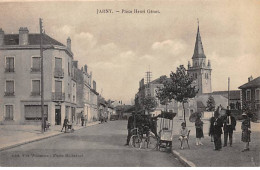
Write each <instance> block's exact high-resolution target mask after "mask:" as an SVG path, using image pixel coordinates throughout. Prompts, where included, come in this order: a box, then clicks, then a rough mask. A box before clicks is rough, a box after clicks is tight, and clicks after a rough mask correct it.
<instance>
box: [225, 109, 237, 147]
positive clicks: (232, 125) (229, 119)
mask: <svg viewBox="0 0 260 170" xmlns="http://www.w3.org/2000/svg"><path fill="white" fill-rule="evenodd" d="M223 122H224V127H223V130H224V145H223V147H226V146H227V140H228V137H229V145H230V146H232V138H233V131H234V130H235V129H236V119H235V117H234V116H232V115H231V110H227V111H226V116H225V118H224V121H223Z"/></svg>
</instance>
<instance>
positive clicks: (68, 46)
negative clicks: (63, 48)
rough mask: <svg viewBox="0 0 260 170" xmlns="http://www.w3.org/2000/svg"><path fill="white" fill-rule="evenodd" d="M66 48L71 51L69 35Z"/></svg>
mask: <svg viewBox="0 0 260 170" xmlns="http://www.w3.org/2000/svg"><path fill="white" fill-rule="evenodd" d="M67 48H68V49H69V50H70V51H71V39H70V37H68V38H67Z"/></svg>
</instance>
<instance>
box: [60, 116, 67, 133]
mask: <svg viewBox="0 0 260 170" xmlns="http://www.w3.org/2000/svg"><path fill="white" fill-rule="evenodd" d="M68 123H69V120H68V118H67V116H66V117H65V119H64V121H63V126H62V129H61V132H62V130H63V128H64V127H65V132H67V127H68Z"/></svg>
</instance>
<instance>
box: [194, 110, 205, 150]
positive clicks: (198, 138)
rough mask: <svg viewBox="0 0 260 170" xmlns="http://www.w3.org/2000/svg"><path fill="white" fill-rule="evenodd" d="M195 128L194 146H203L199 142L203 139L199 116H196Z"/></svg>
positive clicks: (201, 123)
mask: <svg viewBox="0 0 260 170" xmlns="http://www.w3.org/2000/svg"><path fill="white" fill-rule="evenodd" d="M195 127H196V145H197V146H198V145H203V144H202V142H201V138H204V134H203V122H202V120H201V115H198V116H197V118H196V120H195Z"/></svg>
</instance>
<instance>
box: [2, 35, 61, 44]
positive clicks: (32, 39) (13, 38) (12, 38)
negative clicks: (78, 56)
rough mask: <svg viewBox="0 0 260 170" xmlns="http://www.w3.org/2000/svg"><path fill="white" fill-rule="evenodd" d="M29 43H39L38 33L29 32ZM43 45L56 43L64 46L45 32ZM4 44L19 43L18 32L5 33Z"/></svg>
mask: <svg viewBox="0 0 260 170" xmlns="http://www.w3.org/2000/svg"><path fill="white" fill-rule="evenodd" d="M28 38H29V39H28V41H29V42H28V43H29V45H40V34H29V37H28ZM42 39H43V43H42V44H43V45H58V46H65V45H64V44H62V43H60V42H59V41H57V40H55V39H53V38H51V37H50V36H48V35H47V34H43V38H42ZM4 45H19V34H5V35H4Z"/></svg>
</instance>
